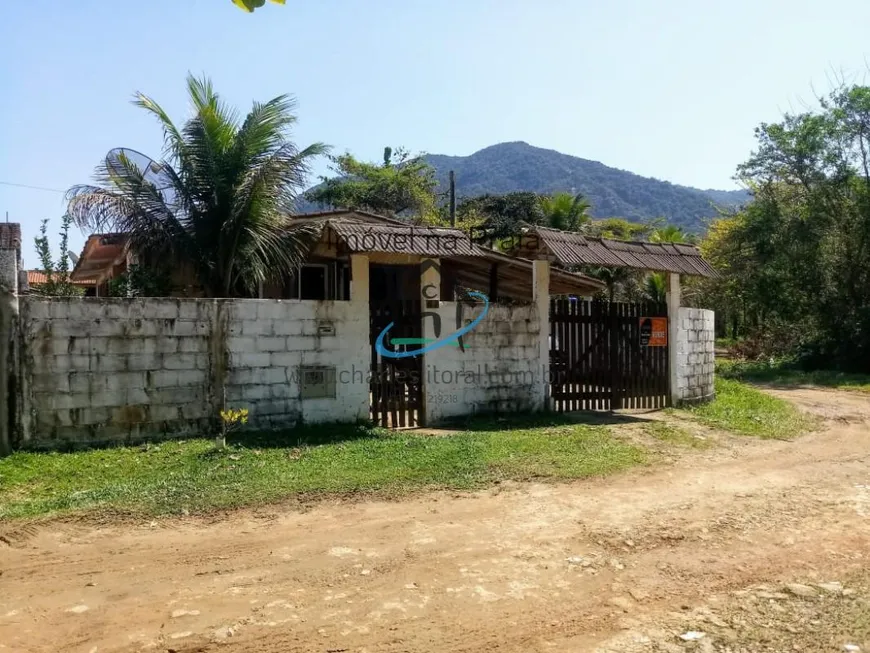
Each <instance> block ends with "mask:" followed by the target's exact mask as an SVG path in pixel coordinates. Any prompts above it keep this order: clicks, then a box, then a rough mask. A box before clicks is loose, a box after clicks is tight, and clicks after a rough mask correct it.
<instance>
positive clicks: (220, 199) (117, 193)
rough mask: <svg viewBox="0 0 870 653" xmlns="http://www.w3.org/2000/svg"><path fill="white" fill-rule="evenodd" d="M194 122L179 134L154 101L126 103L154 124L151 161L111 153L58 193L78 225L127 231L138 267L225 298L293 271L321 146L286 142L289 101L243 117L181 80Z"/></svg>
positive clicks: (203, 87)
mask: <svg viewBox="0 0 870 653" xmlns="http://www.w3.org/2000/svg"><path fill="white" fill-rule="evenodd" d="M187 90H188V93H189V95H190V101H191V104H192V106H193V114H194V115H193V117H192V118H190V119H189V120H188V121H187V122H186V123H184V125H183V126H182V127H181V129H179V128H178V127H176V125H175V124H174V123H173V122H172V121H171V120H170V119H169V116H168V115H167V114H166V112H165V111H164V110H163V109H162V108H161V107H160V105H159V104H157V102H155V101H154V100H152V99H151V98H149V97H147V96H145V95H142V94H141V93H139V94H137V95H136V98H135V100H134V101H133V103H134V104H135V105H136V106H138V107H140V108H142V109H145V110H146V111H148V112H149V113H151V114H152V115H154V116H155V117H156V118H157V120H158V121H159V122H160V124H161V126H162V128H163V137H164V151H163V157H162V160H161V161H160V162H156V161H152V160H151V159H149V158H147V157H145V156H143V155H141V154H138V153H136V152H133V151H131V150H124V149H119V150H112V152H110V153H109V155H108V156H107V157H106V160H105V161H104V162H103V163H102V164H101V165H100V166H98V167H97V170H96V182H97V185H83V186H76V187H73V188H72V189H70V191H69V192H68V193H67V198H68V200H69V208H68V210H69V214H70V215H71V216H72V217H73V219H74V220H75V221H76V222H77V223H78V224H79V225H80V226H82V227H85V228H91V229H94V230H96V231H116V232H123V233H126V234H127V235H128V237H129V239H130V245H131V248H132V249H133V251H134V252H135V253H136V254H137V256H139V257H140V259H141V260H143V261H151V262H154V261H160V262H163V263H167V264H171V265H174V266H176V268H178V267H184V268H187V269H191V270H193V272H194V273H195V274H196V276H197V278H198V280H199V282H200V283H201V285H202V287H203V289H204V290H205V292H206V293H207V294H208V295H209V296H212V297H229V296H233V295H235V294H237V293H239V292H242V291H245V290H246V291H248V292H251V291H253V289H254V288H256V286H257V284H258V283H260V282H264V281H269V280H273V279H279V278H281V277H282V276H283V275H284V274H285V273H288V272H290V271H291V270H292V269H293V268H294V267H296V266H298V265H299V264H300V263H301V262H302V260H303V258H304V256H305V253H306V249H307V245H308V242H309V239H310V234H311V232H310V231H309V230H303V229H290V228H289V227H290V224H289V223H290V215H291V213H292V211H293V209H294V204H295V199H296V195H297V192H298V191H299V189H301V188H302V187H303V186H304V184H305V181H306V178H307V176H308V173H309V161H310V160H311V159H312V157H315V156H317V155H320V154H323V153H324V152H326V150H327V148H326V146H324V145H323V144H321V143H315V144H314V145H310V146H308V147H307V148H305V149H303V150H299V149H298V148H297V147H296V145H295V144H294V143H293V142H292V141H290V140H288V132H289V129H290V127H291V126H292V125H293V124H294V123H295V122H296V115H295V113H294V111H293V110H294V108H295V106H296V103H295V100H294V99H293V98H292V97H290V96H287V95H281V96H279V97H276V98H274V99H272V100H269V101H268V102H266V103H264V104H260V103H254V106H253V108H252V109H251V111H250V113H248V115H247V116H246V117H245V119H244V120H243V121H240V120H239V117H238V114H237V113H236V111H235V110H233V109H232V108H230V107H228V106H227V105H226V104H224V103H223V102H222V101H221V100H220V98H219V97H218V95H217V93H216V92H215V91H214V89H213V88H212V85H211V82H210V81H208V80H207V79H197V78H195V77H193V76H188V78H187Z"/></svg>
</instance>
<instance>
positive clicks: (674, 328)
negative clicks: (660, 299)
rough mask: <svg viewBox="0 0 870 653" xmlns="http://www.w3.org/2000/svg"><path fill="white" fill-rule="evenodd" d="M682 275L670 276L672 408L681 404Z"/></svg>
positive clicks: (674, 274) (668, 299)
mask: <svg viewBox="0 0 870 653" xmlns="http://www.w3.org/2000/svg"><path fill="white" fill-rule="evenodd" d="M681 301H682V292H681V290H680V275H679V274H676V273H674V272H671V273H669V274H668V293H667V302H668V394H669V395H670V399H671V406H676V405H677V404H679V403H680V389H679V363H680V353H681V352H680V346H679V342H680V337H679V336H680V328H681V326H682V325H681V324H680V302H681Z"/></svg>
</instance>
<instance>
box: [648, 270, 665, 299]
mask: <svg viewBox="0 0 870 653" xmlns="http://www.w3.org/2000/svg"><path fill="white" fill-rule="evenodd" d="M644 294H645V295H646V299H647V301H651V302H656V303H658V304H664V303H665V302H666V301H667V300H668V275H667V274H665V273H664V272H653V273H651V274H648V275H647V277H646V280H645V281H644Z"/></svg>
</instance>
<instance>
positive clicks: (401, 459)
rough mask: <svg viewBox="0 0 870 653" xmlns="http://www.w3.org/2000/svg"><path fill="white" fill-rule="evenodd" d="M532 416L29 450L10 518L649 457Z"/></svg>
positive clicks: (9, 476)
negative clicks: (416, 428)
mask: <svg viewBox="0 0 870 653" xmlns="http://www.w3.org/2000/svg"><path fill="white" fill-rule="evenodd" d="M512 422H513V420H512ZM522 422H523V420H522V419H520V420H519V423H518V424H517V428H513V429H510V428H509V429H507V430H504V429H505V427H504V423H496V424H487V423H471V424H469V425H468V428H469V430H467V431H464V432H462V433H458V434H456V435H454V436H450V437H432V436H431V435H425V434H424V435H419V434H414V433H410V432H404V433H403V432H393V431H386V430H381V429H371V428H368V427H363V426H348V425H324V426H318V427H305V428H299V429H294V430H292V431H288V432H283V433H278V434H270V435H269V436H268V439H257V438H255V437H253V436H246V435H245V434H240V435H238V436H236V437H235V438H234V442H233V443H232V444H231V445H230V446H229V447H228V448H227V449H226V450H215V449H214V447H213V441H212V440H206V439H193V440H188V441H185V442H165V443H163V444H159V445H156V446H155V445H148V446H144V447H115V448H111V449H104V450H94V451H83V452H77V453H24V452H19V453H16V454H13V455H12V456H10V457H8V458H5V459H2V460H0V519H9V518H15V517H31V516H37V515H47V514H63V513H69V512H73V511H83V510H112V511H126V512H129V513H133V514H140V515H164V514H180V513H181V512H182V511H190V512H192V513H205V512H208V511H213V510H218V509H226V508H234V507H241V506H251V505H260V504H265V503H268V502H278V501H285V500H287V499H289V498H293V497H296V496H299V495H301V494H318V495H329V494H339V493H351V492H353V493H356V492H379V493H382V494H390V495H398V494H402V493H407V492H411V491H414V490H419V489H426V488H461V489H468V488H477V487H483V486H486V485H488V484H491V483H494V482H498V481H501V480H504V479H513V480H525V479H531V478H534V479H536V480H540V479H552V480H560V479H573V478H587V477H590V476H601V475H604V474H610V473H614V472H617V471H620V470H623V469H626V468H629V467H631V466H634V465H638V464H641V463H643V462H645V460H646V456H645V452H644V451H643V450H642V449H640V448H639V447H637V446H635V445H633V444H629V443H627V442H623V441H622V440H620V439H617V438H614V437H613V436H612V435H611V434H610V432H609V430H608V429H607V428H606V427H601V426H586V425H580V424H571V423H566V422H564V421H562V422H561V423H560V422H558V421H556V420H554V419H553V418H552V417H549V418H545V420H543V421H542V420H540V419H539V420H537V421H534V422H533V421H529V422H528V423H525V424H523V423H522ZM542 422H543V423H542Z"/></svg>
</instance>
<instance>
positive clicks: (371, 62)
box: [0, 0, 870, 266]
mask: <svg viewBox="0 0 870 653" xmlns="http://www.w3.org/2000/svg"><path fill="white" fill-rule="evenodd" d="M868 24H870V2H867V0H826V1H825V2H821V1H820V0H730V1H729V2H715V3H714V2H698V1H697V0H659V1H658V2H653V1H652V0H610V1H609V2H599V1H597V0H596V1H592V0H534V1H533V0H439V1H438V2H433V1H431V0H430V1H423V0H377V1H375V0H368V1H362V0H287V5H286V6H284V7H280V6H277V5H271V4H270V5H267V6H266V7H264V8H263V9H261V10H258V11H257V12H256V13H255V14H252V15H248V14H245V13H243V12H242V11H240V10H239V9H237V8H235V7H234V6H233V5H232V3H231V2H230V0H147V1H144V0H139V1H138V2H133V1H129V0H123V1H122V0H114V1H111V0H77V1H76V2H61V1H59V0H27V1H23V0H19V1H16V2H13V1H9V2H3V3H2V8H0V60H2V62H3V63H2V65H0V181H4V182H14V183H19V184H30V185H35V186H43V187H47V188H54V189H61V190H64V189H66V188H68V187H69V186H71V185H73V184H76V183H81V182H87V181H89V179H90V175H91V172H92V170H93V167H94V166H95V165H96V163H97V162H98V161H99V160H100V159H101V157H103V156H104V155H105V153H106V152H107V151H108V150H109V149H110V148H112V147H118V146H125V147H132V148H135V149H139V150H141V151H143V152H145V153H146V154H150V155H151V156H157V155H159V152H160V145H161V135H160V130H159V129H158V128H157V127H156V125H155V123H154V122H153V121H152V120H151V119H150V118H149V117H148V116H147V115H145V114H144V112H142V111H141V110H138V109H136V108H135V107H133V106H132V105H131V104H130V103H129V99H130V98H131V96H132V93H133V92H134V91H137V90H141V91H143V92H145V93H147V94H149V95H152V96H153V97H155V98H156V99H157V100H158V101H160V102H161V103H162V104H163V105H164V107H165V108H166V109H167V110H168V111H169V112H170V114H171V115H172V116H173V117H174V118H175V119H176V120H177V121H181V120H182V119H183V118H184V117H185V116H186V115H187V106H186V101H185V95H184V77H185V75H186V74H187V72H188V71H192V72H194V73H197V74H199V73H206V74H208V75H209V76H210V77H211V78H212V79H213V81H214V83H215V85H216V87H217V88H218V90H219V91H220V92H221V94H222V95H223V96H224V97H225V98H226V99H227V100H228V101H230V102H232V103H233V104H235V105H236V106H238V107H239V108H240V109H241V108H247V107H248V106H249V105H250V103H251V101H252V100H254V99H258V100H266V99H269V98H271V97H273V96H275V95H278V94H280V93H285V92H289V93H293V94H294V95H296V96H297V99H298V101H299V118H300V120H299V124H298V127H297V129H296V133H295V137H296V140H297V141H298V143H299V144H301V145H305V144H308V143H310V142H312V141H324V142H326V143H329V144H331V145H332V146H333V147H334V148H335V149H336V150H339V151H343V150H350V151H352V152H354V153H355V154H357V155H358V156H361V157H364V158H367V159H378V158H379V157H380V155H381V152H382V150H383V147H384V146H385V145H392V146H404V147H407V148H409V149H411V150H412V151H426V152H432V153H443V154H470V153H472V152H474V151H476V150H478V149H480V148H482V147H486V146H487V145H492V144H494V143H497V142H502V141H511V140H525V141H528V142H529V143H531V144H533V145H537V146H541V147H548V148H553V149H557V150H560V151H562V152H566V153H568V154H573V155H576V156H581V157H584V158H588V159H595V160H599V161H602V162H603V163H605V164H607V165H611V166H614V167H618V168H622V169H626V170H630V171H632V172H635V173H638V174H642V175H645V176H651V177H656V178H659V179H666V180H668V181H672V182H675V183H680V184H686V185H691V186H697V187H701V188H708V187H714V188H732V187H734V182H733V181H732V180H731V176H732V174H733V172H734V168H735V166H736V165H737V164H738V163H739V162H741V161H742V160H744V159H745V158H746V156H747V154H748V153H749V151H750V150H751V149H752V147H753V134H752V132H753V128H754V127H755V126H756V125H757V124H758V123H759V122H761V121H764V120H766V121H773V120H776V119H777V118H778V117H779V116H780V115H781V113H782V112H783V111H786V110H800V109H801V108H802V107H804V106H806V104H807V103H809V102H811V101H812V98H813V93H814V90H813V89H815V90H816V91H819V92H821V91H825V90H827V89H828V88H829V87H830V80H831V78H832V76H835V75H836V74H837V73H838V72H840V71H843V72H845V73H846V74H847V75H848V76H849V78H850V79H853V80H859V81H860V80H863V79H865V76H866V74H867V71H868V68H867V61H868V60H870V40H868V38H867V25H868ZM317 172H319V173H323V172H325V165H321V166H320V168H319V169H318V171H317ZM460 184H461V180H460ZM63 208H64V207H63V202H62V195H61V194H60V193H52V192H44V191H37V190H30V189H23V188H14V187H10V186H4V185H0V219H2V216H3V212H5V211H8V212H9V216H10V220H12V221H18V222H21V223H22V225H23V229H24V237H25V246H24V254H25V264H27V265H28V266H34V265H35V264H36V263H37V262H36V259H35V255H34V253H33V247H32V241H33V237H34V235H36V233H37V229H38V226H39V221H40V220H41V219H42V218H51V219H52V224H51V232H54V231H56V228H57V226H58V224H59V218H60V216H61V215H62V214H63ZM82 242H83V237H82V236H81V235H80V234H79V233H76V234H75V235H74V237H73V239H72V245H73V249H74V250H78V248H79V247H80V246H81V244H82Z"/></svg>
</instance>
